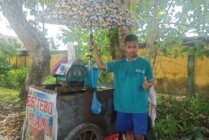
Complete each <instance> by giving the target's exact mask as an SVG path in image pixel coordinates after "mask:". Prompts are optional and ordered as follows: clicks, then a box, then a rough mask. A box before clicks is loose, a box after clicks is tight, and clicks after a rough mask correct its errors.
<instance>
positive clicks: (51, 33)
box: [0, 12, 67, 50]
mask: <svg viewBox="0 0 209 140" xmlns="http://www.w3.org/2000/svg"><path fill="white" fill-rule="evenodd" d="M45 28H46V29H47V36H46V37H52V38H53V39H54V41H55V42H58V43H59V44H60V47H59V48H58V49H60V50H66V49H67V47H66V45H64V44H63V43H62V41H60V40H59V39H58V38H57V35H58V34H60V33H61V29H62V28H64V27H63V26H59V25H52V24H45ZM0 33H1V34H3V35H7V36H14V37H17V35H16V33H15V32H14V31H13V30H12V29H11V28H10V25H9V22H8V21H7V19H6V18H5V17H4V16H3V15H2V13H1V12H0Z"/></svg>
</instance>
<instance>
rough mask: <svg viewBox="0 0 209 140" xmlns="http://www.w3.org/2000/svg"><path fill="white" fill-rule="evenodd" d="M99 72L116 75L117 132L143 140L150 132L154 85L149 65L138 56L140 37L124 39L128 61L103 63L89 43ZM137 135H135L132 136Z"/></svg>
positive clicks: (130, 139)
mask: <svg viewBox="0 0 209 140" xmlns="http://www.w3.org/2000/svg"><path fill="white" fill-rule="evenodd" d="M90 45H91V46H92V47H93V52H94V55H95V59H96V63H97V65H98V67H99V68H100V69H103V70H106V71H107V72H113V74H114V109H115V111H116V112H117V118H116V130H117V131H119V132H126V139H127V140H133V139H134V137H135V139H136V140H144V135H145V134H146V132H147V117H148V116H147V108H148V92H147V90H149V88H150V87H151V86H152V80H153V75H152V69H151V65H150V63H149V62H148V61H147V60H145V59H143V58H141V57H139V56H138V55H137V51H138V38H137V36H135V35H132V34H130V35H127V36H126V38H125V47H124V50H125V52H126V58H124V59H121V60H117V61H114V62H109V63H106V64H104V63H103V62H102V60H101V59H100V56H99V53H98V50H97V47H96V44H95V42H94V41H93V40H90ZM132 132H134V135H133V133H132Z"/></svg>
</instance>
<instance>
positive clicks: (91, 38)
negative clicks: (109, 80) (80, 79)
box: [88, 20, 93, 71]
mask: <svg viewBox="0 0 209 140" xmlns="http://www.w3.org/2000/svg"><path fill="white" fill-rule="evenodd" d="M90 40H93V30H92V20H91V27H90ZM89 51H90V56H89V67H88V69H89V71H91V70H92V57H93V48H92V47H90V50H89Z"/></svg>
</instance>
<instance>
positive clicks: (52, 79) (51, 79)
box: [44, 76, 56, 84]
mask: <svg viewBox="0 0 209 140" xmlns="http://www.w3.org/2000/svg"><path fill="white" fill-rule="evenodd" d="M55 83H56V78H55V77H52V76H47V77H46V79H45V81H44V84H55Z"/></svg>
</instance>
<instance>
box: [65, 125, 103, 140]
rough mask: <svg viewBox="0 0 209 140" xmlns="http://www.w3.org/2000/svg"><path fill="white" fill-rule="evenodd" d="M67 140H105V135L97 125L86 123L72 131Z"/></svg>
mask: <svg viewBox="0 0 209 140" xmlns="http://www.w3.org/2000/svg"><path fill="white" fill-rule="evenodd" d="M65 140H103V135H102V130H101V129H100V128H99V127H98V126H96V125H95V124H92V123H84V124H81V125H78V126H77V127H76V128H74V129H73V130H72V131H70V133H69V134H68V136H67V137H66V138H65Z"/></svg>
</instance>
